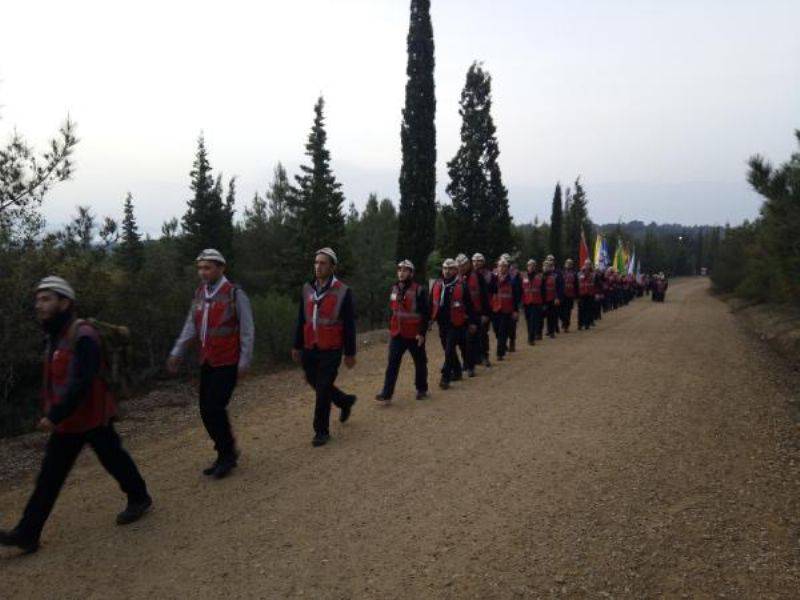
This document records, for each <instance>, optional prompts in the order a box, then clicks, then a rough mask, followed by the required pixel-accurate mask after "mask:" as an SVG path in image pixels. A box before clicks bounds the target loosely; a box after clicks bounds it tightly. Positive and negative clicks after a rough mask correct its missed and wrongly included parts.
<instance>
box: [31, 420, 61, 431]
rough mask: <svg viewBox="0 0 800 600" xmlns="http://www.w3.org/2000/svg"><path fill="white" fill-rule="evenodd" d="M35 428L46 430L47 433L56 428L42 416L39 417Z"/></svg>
mask: <svg viewBox="0 0 800 600" xmlns="http://www.w3.org/2000/svg"><path fill="white" fill-rule="evenodd" d="M36 428H37V429H39V430H41V431H46V432H47V433H51V432H52V431H53V430H54V429H55V428H56V426H55V425H53V422H52V421H51V420H50V419H48V418H47V417H42V418H41V419H39V423H38V424H37V425H36Z"/></svg>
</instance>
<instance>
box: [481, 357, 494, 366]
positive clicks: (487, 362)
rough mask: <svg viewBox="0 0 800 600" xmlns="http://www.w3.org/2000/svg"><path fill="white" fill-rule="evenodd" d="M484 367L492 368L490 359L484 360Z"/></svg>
mask: <svg viewBox="0 0 800 600" xmlns="http://www.w3.org/2000/svg"><path fill="white" fill-rule="evenodd" d="M483 366H484V367H487V368H488V367H491V366H492V362H491V361H490V360H489V358H488V357H487V358H484V359H483Z"/></svg>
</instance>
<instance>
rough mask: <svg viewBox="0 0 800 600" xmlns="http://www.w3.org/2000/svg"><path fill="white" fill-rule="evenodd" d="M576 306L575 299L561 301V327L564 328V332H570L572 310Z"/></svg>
mask: <svg viewBox="0 0 800 600" xmlns="http://www.w3.org/2000/svg"><path fill="white" fill-rule="evenodd" d="M574 306H575V299H574V298H564V299H563V300H562V301H561V306H559V309H560V312H561V314H560V317H561V325H563V327H564V331H568V330H569V326H570V325H571V324H572V308H573V307H574Z"/></svg>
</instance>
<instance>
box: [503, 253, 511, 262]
mask: <svg viewBox="0 0 800 600" xmlns="http://www.w3.org/2000/svg"><path fill="white" fill-rule="evenodd" d="M500 258H504V259H505V260H506V262H508V261H510V260H511V255H510V254H509V253H508V252H504V253H503V254H501V255H500Z"/></svg>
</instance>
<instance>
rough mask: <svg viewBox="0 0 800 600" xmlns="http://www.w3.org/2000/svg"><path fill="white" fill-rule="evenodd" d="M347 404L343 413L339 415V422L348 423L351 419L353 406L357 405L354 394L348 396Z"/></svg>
mask: <svg viewBox="0 0 800 600" xmlns="http://www.w3.org/2000/svg"><path fill="white" fill-rule="evenodd" d="M346 398H347V404H345V405H344V406H343V407H342V410H341V412H340V413H339V422H340V423H346V422H347V419H349V418H350V412H351V411H352V410H353V405H354V404H355V403H356V400H357V398H356V397H355V396H353V395H352V394H351V395H349V396H346Z"/></svg>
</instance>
